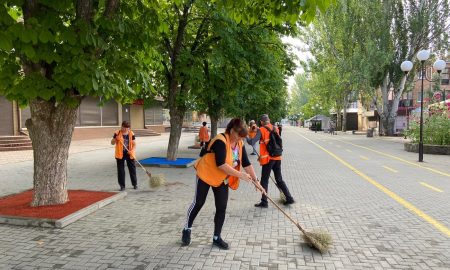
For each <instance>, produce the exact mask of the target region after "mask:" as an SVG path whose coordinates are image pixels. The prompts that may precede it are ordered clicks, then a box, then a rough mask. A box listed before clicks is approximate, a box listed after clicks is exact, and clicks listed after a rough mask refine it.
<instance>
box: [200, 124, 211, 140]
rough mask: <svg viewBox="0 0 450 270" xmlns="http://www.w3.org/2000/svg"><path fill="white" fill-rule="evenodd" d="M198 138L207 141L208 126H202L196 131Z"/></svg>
mask: <svg viewBox="0 0 450 270" xmlns="http://www.w3.org/2000/svg"><path fill="white" fill-rule="evenodd" d="M198 138H199V140H200V141H201V142H207V141H209V134H208V127H207V126H204V127H201V128H200V131H199V133H198Z"/></svg>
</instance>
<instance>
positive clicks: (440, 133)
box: [406, 113, 450, 145]
mask: <svg viewBox="0 0 450 270" xmlns="http://www.w3.org/2000/svg"><path fill="white" fill-rule="evenodd" d="M406 136H407V137H408V138H409V139H411V142H412V143H419V139H420V122H419V121H418V120H417V119H415V121H413V122H412V124H411V126H410V129H409V130H407V131H406ZM423 143H424V144H432V145H450V119H449V118H448V117H447V115H446V114H442V113H436V114H431V115H429V116H425V115H424V122H423Z"/></svg>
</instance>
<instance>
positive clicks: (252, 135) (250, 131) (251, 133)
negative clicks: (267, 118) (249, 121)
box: [248, 125, 259, 139]
mask: <svg viewBox="0 0 450 270" xmlns="http://www.w3.org/2000/svg"><path fill="white" fill-rule="evenodd" d="M253 127H256V128H255V129H252V128H253ZM258 129H259V128H258V127H257V126H256V125H253V126H251V127H250V128H249V129H248V137H249V138H250V139H253V138H255V137H256V134H257V133H258Z"/></svg>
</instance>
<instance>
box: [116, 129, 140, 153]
mask: <svg viewBox="0 0 450 270" xmlns="http://www.w3.org/2000/svg"><path fill="white" fill-rule="evenodd" d="M116 137H117V134H116V133H114V136H113V138H114V139H115V138H116ZM122 137H123V144H125V146H126V147H127V148H128V145H129V143H130V142H129V141H130V136H129V134H127V135H124V134H122ZM132 140H136V136H134V135H133V138H132ZM123 153H124V154H127V153H128V151H127V150H126V149H125V147H124V148H123Z"/></svg>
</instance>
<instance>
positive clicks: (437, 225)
mask: <svg viewBox="0 0 450 270" xmlns="http://www.w3.org/2000/svg"><path fill="white" fill-rule="evenodd" d="M297 134H298V135H300V136H302V137H303V138H304V139H305V140H307V141H309V142H311V143H312V144H314V145H315V146H317V147H318V148H320V149H322V150H323V151H324V152H326V153H327V154H329V155H330V156H332V157H334V158H335V159H336V160H338V161H339V162H340V163H342V164H343V165H344V166H346V167H347V168H349V169H350V170H352V171H353V172H354V173H356V174H357V175H359V176H361V177H362V178H363V179H364V180H366V181H367V182H369V183H371V184H372V185H374V186H375V187H376V188H378V189H379V190H381V191H382V192H384V193H385V194H386V195H388V196H389V197H391V198H392V199H394V200H395V201H396V202H398V203H399V204H401V205H402V206H403V207H405V208H406V209H408V210H409V211H411V212H412V213H414V214H416V215H417V216H419V217H421V218H422V219H423V220H425V221H426V222H428V223H430V224H431V225H433V226H434V227H435V228H436V229H438V230H439V231H441V232H442V233H443V234H445V235H446V236H448V237H450V229H449V228H447V227H445V225H444V224H442V223H440V222H439V221H437V220H435V219H434V218H432V217H430V216H429V215H427V214H425V213H424V212H423V211H422V210H420V209H419V208H417V207H415V206H414V205H413V204H411V203H410V202H408V201H407V200H405V199H403V198H402V197H400V196H399V195H397V194H395V193H394V192H392V191H391V190H389V189H388V188H386V187H385V186H383V185H381V184H380V183H378V182H377V181H375V180H373V179H372V178H370V177H369V176H367V175H365V174H364V173H363V172H361V171H359V170H357V169H356V168H355V167H353V166H352V165H350V164H349V163H347V162H346V161H344V160H343V159H341V158H340V157H338V156H336V155H335V154H333V153H332V152H330V151H328V150H327V149H325V148H323V147H322V146H321V145H319V144H317V143H315V142H313V141H312V140H310V139H308V138H306V137H305V136H303V135H301V134H299V133H297Z"/></svg>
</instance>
